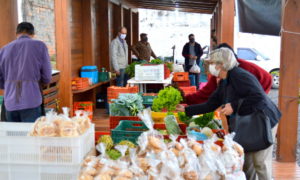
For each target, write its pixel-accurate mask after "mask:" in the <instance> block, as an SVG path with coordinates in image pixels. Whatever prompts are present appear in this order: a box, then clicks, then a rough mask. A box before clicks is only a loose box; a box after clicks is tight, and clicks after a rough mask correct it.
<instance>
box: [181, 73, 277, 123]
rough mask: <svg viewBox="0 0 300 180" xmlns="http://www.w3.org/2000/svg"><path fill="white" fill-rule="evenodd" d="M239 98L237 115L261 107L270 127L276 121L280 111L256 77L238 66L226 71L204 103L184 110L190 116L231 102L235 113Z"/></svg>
mask: <svg viewBox="0 0 300 180" xmlns="http://www.w3.org/2000/svg"><path fill="white" fill-rule="evenodd" d="M240 99H243V103H242V105H241V107H240V109H239V112H238V113H239V115H241V116H243V115H248V114H251V113H252V112H254V111H255V110H257V109H261V110H264V111H265V114H266V115H267V116H268V117H269V118H270V121H271V126H272V127H274V126H275V125H276V124H277V123H278V121H279V119H280V117H281V113H280V111H279V110H278V108H277V107H276V105H275V104H274V103H273V102H272V100H271V99H270V98H269V97H268V96H267V95H266V93H265V92H264V90H263V88H262V86H261V85H260V83H259V82H258V80H257V79H256V77H255V76H253V75H252V74H250V73H249V72H247V71H245V70H243V69H242V68H239V67H235V68H233V69H232V70H230V71H228V76H227V79H226V80H221V81H220V84H219V86H218V88H217V89H216V91H215V92H214V93H213V94H212V95H211V96H210V98H209V99H208V101H207V102H206V103H203V104H197V105H191V106H188V107H186V108H185V111H186V114H187V115H188V116H192V115H197V114H203V113H208V112H212V111H214V110H216V109H217V108H218V107H220V106H221V105H223V104H226V103H231V106H232V108H233V110H234V113H236V111H237V108H238V102H239V100H240ZM229 126H230V125H229Z"/></svg>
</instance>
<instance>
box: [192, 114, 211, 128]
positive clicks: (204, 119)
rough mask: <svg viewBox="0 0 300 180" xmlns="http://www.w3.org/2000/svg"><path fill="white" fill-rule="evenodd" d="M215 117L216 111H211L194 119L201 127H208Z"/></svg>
mask: <svg viewBox="0 0 300 180" xmlns="http://www.w3.org/2000/svg"><path fill="white" fill-rule="evenodd" d="M213 119H214V112H210V113H206V114H203V115H202V116H199V117H197V118H194V119H193V121H194V122H195V124H197V125H198V126H199V127H201V128H204V127H207V125H208V123H209V122H211V121H212V120H213Z"/></svg>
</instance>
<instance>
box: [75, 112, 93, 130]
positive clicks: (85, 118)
mask: <svg viewBox="0 0 300 180" xmlns="http://www.w3.org/2000/svg"><path fill="white" fill-rule="evenodd" d="M72 120H73V121H75V122H76V123H77V124H78V131H79V133H80V134H84V133H85V132H86V131H87V130H88V129H89V128H90V126H91V120H90V118H89V112H86V111H82V110H77V111H75V116H74V117H73V118H72Z"/></svg>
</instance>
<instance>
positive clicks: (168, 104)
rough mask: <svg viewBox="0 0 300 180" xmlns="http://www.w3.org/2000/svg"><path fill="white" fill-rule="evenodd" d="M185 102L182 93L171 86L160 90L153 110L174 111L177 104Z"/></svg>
mask: <svg viewBox="0 0 300 180" xmlns="http://www.w3.org/2000/svg"><path fill="white" fill-rule="evenodd" d="M182 100H183V98H182V96H181V93H180V92H179V91H178V90H177V89H175V88H173V87H171V86H169V87H166V88H165V89H163V90H160V91H159V93H158V96H157V98H155V99H154V100H153V104H152V109H153V111H155V112H160V111H162V110H163V109H166V110H167V111H174V110H175V107H176V105H177V104H179V103H180V102H181V101H182Z"/></svg>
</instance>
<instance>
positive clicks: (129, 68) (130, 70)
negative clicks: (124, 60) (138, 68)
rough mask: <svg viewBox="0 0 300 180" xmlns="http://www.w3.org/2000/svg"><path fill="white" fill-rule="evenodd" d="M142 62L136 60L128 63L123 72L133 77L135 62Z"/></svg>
mask: <svg viewBox="0 0 300 180" xmlns="http://www.w3.org/2000/svg"><path fill="white" fill-rule="evenodd" d="M142 63H143V62H142V61H136V62H133V63H131V64H130V65H128V66H127V67H126V69H125V73H126V74H127V75H128V76H129V77H131V78H132V77H134V74H135V65H137V64H142Z"/></svg>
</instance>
